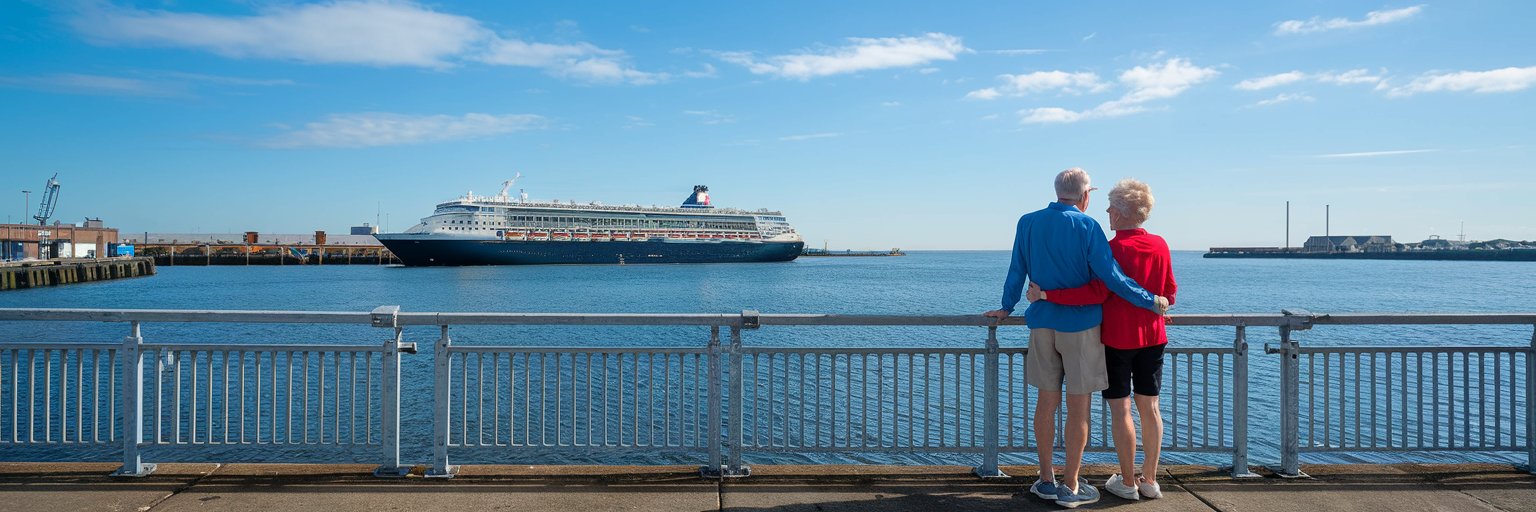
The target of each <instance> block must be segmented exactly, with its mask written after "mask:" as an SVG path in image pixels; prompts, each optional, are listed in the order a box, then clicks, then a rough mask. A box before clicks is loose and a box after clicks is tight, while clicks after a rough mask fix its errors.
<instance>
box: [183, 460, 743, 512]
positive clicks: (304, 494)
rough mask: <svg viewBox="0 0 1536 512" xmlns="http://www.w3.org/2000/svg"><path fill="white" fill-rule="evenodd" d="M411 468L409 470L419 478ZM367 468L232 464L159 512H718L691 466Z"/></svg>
mask: <svg viewBox="0 0 1536 512" xmlns="http://www.w3.org/2000/svg"><path fill="white" fill-rule="evenodd" d="M420 469H421V468H417V471H416V473H417V474H418V475H419V474H420ZM371 470H372V468H371V467H362V466H358V467H347V466H309V467H305V466H299V465H295V466H283V465H270V464H234V465H230V466H229V467H227V468H225V469H224V470H221V471H219V472H218V473H217V474H215V475H213V476H210V477H208V478H204V479H202V480H200V481H199V482H198V484H197V485H196V486H193V487H191V488H190V489H187V490H184V491H182V492H180V493H178V494H176V495H175V496H172V497H171V498H169V499H166V500H165V501H164V502H162V503H160V504H159V505H158V506H156V507H155V509H154V510H156V511H160V510H165V511H171V512H176V511H193V510H220V511H223V510H230V511H245V510H249V511H267V510H324V511H327V512H347V511H354V510H355V511H376V510H402V511H406V510H408V511H423V510H454V511H463V510H518V511H521V510H559V511H580V512H596V511H607V510H626V511H652V510H654V511H706V510H719V507H720V501H719V499H720V498H719V484H718V483H717V482H715V481H712V480H706V479H703V478H700V477H699V476H698V469H697V468H685V467H666V466H663V467H655V466H647V467H623V466H465V467H463V468H461V470H460V473H459V476H457V477H455V478H452V479H428V478H420V477H419V476H413V477H409V478H404V479H378V478H374V477H373V476H371V474H370V473H369V471H371Z"/></svg>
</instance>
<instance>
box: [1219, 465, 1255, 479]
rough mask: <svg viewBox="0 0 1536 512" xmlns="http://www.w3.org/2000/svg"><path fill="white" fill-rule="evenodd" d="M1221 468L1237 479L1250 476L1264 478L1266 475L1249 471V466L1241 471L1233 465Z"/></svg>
mask: <svg viewBox="0 0 1536 512" xmlns="http://www.w3.org/2000/svg"><path fill="white" fill-rule="evenodd" d="M1221 469H1222V470H1224V471H1226V472H1227V474H1230V475H1232V478H1233V479H1237V480H1243V479H1248V478H1264V475H1260V474H1258V473H1254V472H1252V471H1249V470H1248V468H1243V469H1242V470H1241V471H1238V470H1236V469H1233V467H1232V466H1224V467H1222V468H1221Z"/></svg>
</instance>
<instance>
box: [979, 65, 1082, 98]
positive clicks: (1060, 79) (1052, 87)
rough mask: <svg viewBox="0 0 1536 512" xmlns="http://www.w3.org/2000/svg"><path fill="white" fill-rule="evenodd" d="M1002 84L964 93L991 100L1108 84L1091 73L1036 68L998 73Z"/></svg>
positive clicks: (1070, 91)
mask: <svg viewBox="0 0 1536 512" xmlns="http://www.w3.org/2000/svg"><path fill="white" fill-rule="evenodd" d="M997 78H998V79H999V80H1002V81H1003V85H1001V86H998V87H988V88H985V89H977V90H974V91H971V92H969V93H967V94H966V95H965V97H966V98H967V99H974V100H991V99H997V98H1001V97H1004V96H1026V95H1029V94H1032V93H1039V92H1048V91H1058V92H1062V93H1066V94H1083V93H1092V92H1101V91H1104V90H1106V89H1108V88H1109V87H1110V84H1108V83H1105V82H1104V81H1102V80H1100V79H1099V75H1097V74H1094V73H1089V72H1086V71H1083V72H1076V73H1074V72H1067V71H1036V72H1034V73H1028V74H1023V75H998V77H997Z"/></svg>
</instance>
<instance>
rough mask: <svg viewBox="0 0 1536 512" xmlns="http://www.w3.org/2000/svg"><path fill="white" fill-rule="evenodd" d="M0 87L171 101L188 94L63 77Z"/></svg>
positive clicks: (173, 88) (15, 80)
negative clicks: (162, 98) (161, 98)
mask: <svg viewBox="0 0 1536 512" xmlns="http://www.w3.org/2000/svg"><path fill="white" fill-rule="evenodd" d="M0 86H5V87H19V88H24V89H34V90H39V91H44V92H61V93H69V94H97V95H107V96H149V97H171V96H180V95H183V94H185V93H186V91H185V89H184V88H183V87H180V86H179V85H177V84H168V83H160V82H151V81H147V80H139V79H136V78H123V77H116V76H102V75H83V74H76V73H61V74H55V75H42V76H0Z"/></svg>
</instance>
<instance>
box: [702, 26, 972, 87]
mask: <svg viewBox="0 0 1536 512" xmlns="http://www.w3.org/2000/svg"><path fill="white" fill-rule="evenodd" d="M848 43H849V44H847V45H844V46H838V47H834V48H822V49H818V50H808V51H805V52H803V53H792V54H785V55H770V56H767V57H762V58H759V57H757V56H756V55H754V54H752V53H750V52H714V55H715V57H717V58H719V59H720V60H722V61H725V62H728V63H731V64H736V65H739V66H742V67H745V68H747V70H748V71H750V72H752V73H753V74H758V75H773V76H777V77H780V78H792V79H797V80H802V81H804V80H810V79H812V78H816V77H823V76H831V75H839V74H845V73H857V72H860V71H870V70H876V69H888V68H905V67H914V66H923V65H927V64H929V63H932V62H936V61H945V60H955V58H956V57H957V56H958V55H960V54H961V53H965V52H967V51H970V50H969V49H967V48H966V47H965V45H963V44H961V42H960V38H959V37H955V36H951V35H948V34H942V33H937V32H935V33H929V34H924V35H922V36H917V37H881V38H864V37H852V38H848Z"/></svg>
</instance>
